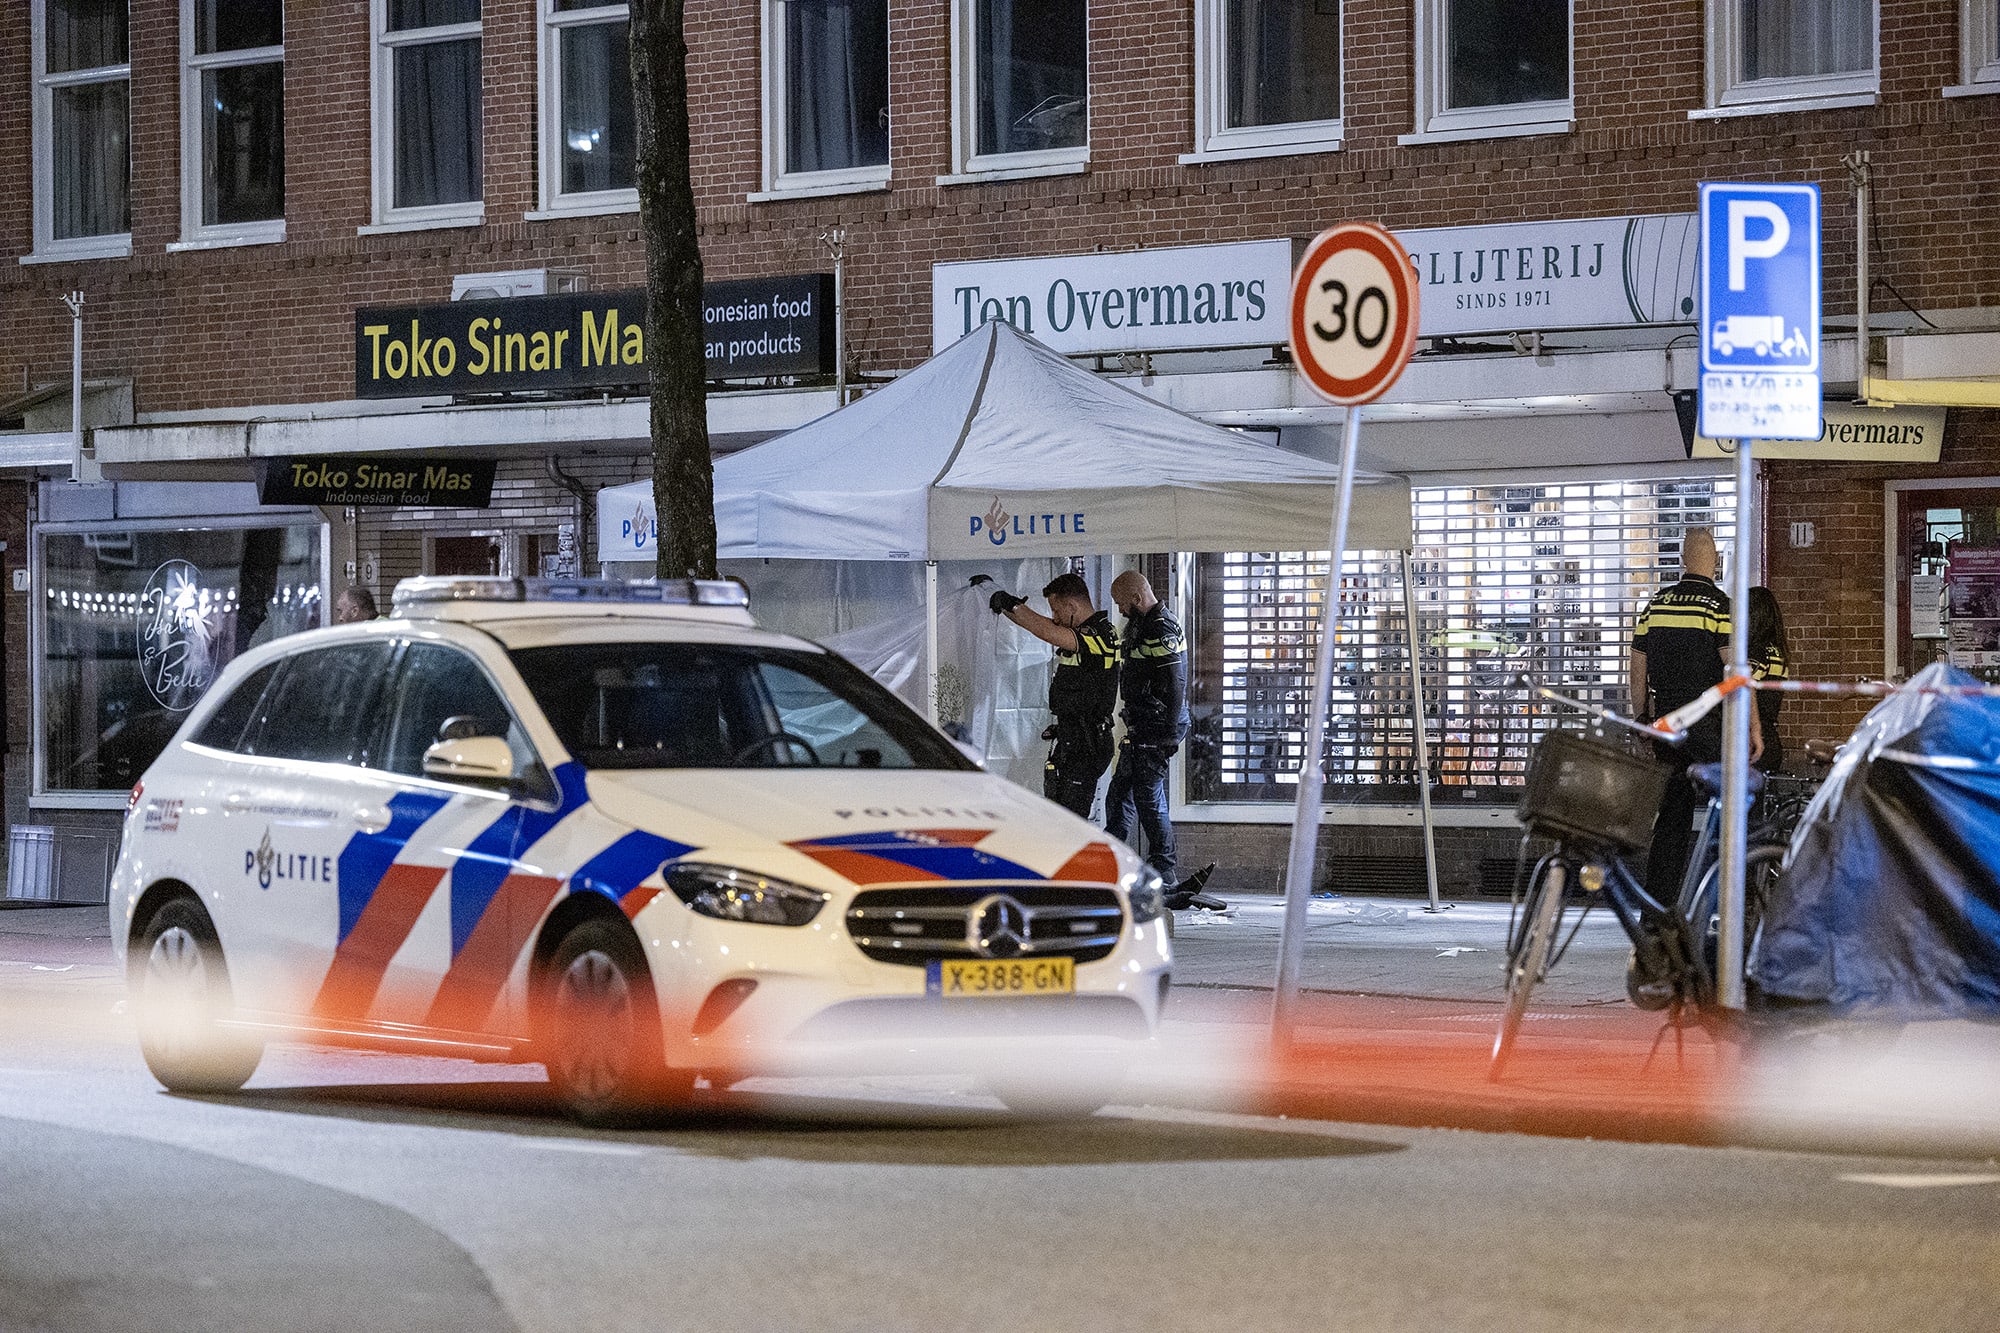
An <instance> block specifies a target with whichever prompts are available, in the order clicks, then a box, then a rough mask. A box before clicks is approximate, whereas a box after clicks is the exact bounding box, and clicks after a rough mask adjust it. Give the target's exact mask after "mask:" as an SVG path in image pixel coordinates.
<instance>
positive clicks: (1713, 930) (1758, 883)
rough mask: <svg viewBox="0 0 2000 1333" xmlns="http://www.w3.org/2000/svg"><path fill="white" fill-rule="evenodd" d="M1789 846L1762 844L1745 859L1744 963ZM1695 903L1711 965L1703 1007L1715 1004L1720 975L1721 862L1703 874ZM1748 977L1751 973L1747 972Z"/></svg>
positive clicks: (1701, 1001)
mask: <svg viewBox="0 0 2000 1333" xmlns="http://www.w3.org/2000/svg"><path fill="white" fill-rule="evenodd" d="M1784 862H1785V847H1784V845H1783V844H1782V843H1773V842H1767V843H1759V844H1757V845H1756V846H1754V847H1752V848H1750V849H1749V850H1748V851H1747V852H1745V853H1744V856H1743V872H1744V873H1743V952H1744V962H1745V963H1746V964H1747V963H1748V962H1749V952H1750V946H1751V944H1753V943H1754V942H1755V941H1756V939H1757V927H1758V926H1759V925H1760V924H1761V923H1762V922H1763V920H1764V910H1765V908H1766V907H1768V906H1769V905H1770V901H1771V895H1772V894H1773V893H1775V892H1776V891H1777V886H1778V878H1779V875H1780V874H1781V872H1782V871H1783V869H1784ZM1695 902H1696V904H1697V905H1698V910H1699V913H1700V915H1699V916H1698V917H1697V918H1696V922H1697V924H1698V926H1699V929H1700V931H1701V936H1700V938H1701V945H1702V958H1703V960H1704V961H1705V962H1706V963H1707V965H1708V979H1709V985H1708V986H1707V987H1706V988H1705V991H1706V993H1704V994H1702V995H1700V996H1699V997H1697V998H1698V999H1699V1001H1700V1003H1701V1005H1702V1007H1704V1008H1707V1007H1708V1006H1710V1005H1712V1004H1714V1003H1715V995H1714V993H1713V992H1714V985H1715V980H1714V979H1715V978H1716V977H1717V976H1718V975H1720V962H1721V958H1720V953H1719V946H1720V944H1721V938H1720V937H1721V934H1722V927H1721V920H1720V916H1719V914H1720V912H1721V906H1720V904H1721V902H1722V865H1721V863H1720V862H1718V863H1716V864H1715V865H1712V866H1710V867H1709V868H1708V869H1707V870H1706V871H1704V872H1703V874H1702V877H1701V888H1700V889H1699V891H1698V892H1697V894H1696V897H1695ZM1746 975H1747V972H1746Z"/></svg>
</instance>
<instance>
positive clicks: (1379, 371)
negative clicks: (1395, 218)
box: [1290, 222, 1417, 407]
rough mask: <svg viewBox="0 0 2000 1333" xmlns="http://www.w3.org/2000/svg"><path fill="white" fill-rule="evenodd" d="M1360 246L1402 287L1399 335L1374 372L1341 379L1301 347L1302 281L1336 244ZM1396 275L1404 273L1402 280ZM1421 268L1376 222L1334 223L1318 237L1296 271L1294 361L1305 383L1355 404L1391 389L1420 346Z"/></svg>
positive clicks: (1398, 302)
mask: <svg viewBox="0 0 2000 1333" xmlns="http://www.w3.org/2000/svg"><path fill="white" fill-rule="evenodd" d="M1348 249H1359V250H1366V251H1367V252H1368V253H1369V254H1372V255H1374V256H1375V258H1376V259H1378V260H1380V261H1381V263H1382V267H1383V268H1385V269H1387V270H1388V271H1389V273H1390V275H1391V280H1392V281H1395V283H1396V286H1397V288H1398V290H1397V292H1396V298H1397V300H1396V324H1395V341H1394V342H1393V343H1392V344H1391V347H1392V349H1393V350H1392V351H1391V352H1390V354H1389V355H1387V356H1385V357H1383V358H1382V360H1381V361H1380V362H1378V363H1377V364H1376V366H1375V368H1374V370H1372V371H1371V372H1369V373H1368V374H1366V375H1363V376H1360V377H1359V378H1356V379H1351V380H1341V379H1335V378H1334V377H1333V376H1331V375H1328V374H1326V373H1325V372H1324V371H1322V370H1321V369H1320V367H1319V365H1318V363H1317V362H1315V361H1313V360H1312V359H1311V358H1310V357H1307V356H1305V355H1303V354H1302V353H1301V351H1300V349H1301V348H1302V347H1304V346H1305V332H1306V329H1305V302H1304V301H1303V300H1301V299H1300V298H1301V296H1302V295H1303V293H1302V292H1301V291H1300V290H1299V289H1300V286H1301V285H1302V284H1303V283H1304V282H1305V281H1306V278H1307V275H1308V274H1311V273H1316V272H1317V271H1318V270H1319V266H1320V265H1321V264H1322V263H1324V262H1325V260H1326V258H1327V256H1328V254H1329V253H1330V252H1332V251H1334V250H1348ZM1396 275H1401V276H1400V280H1398V279H1397V276H1396ZM1416 316H1417V273H1416V269H1415V267H1414V266H1413V265H1412V264H1411V262H1410V256H1409V253H1408V252H1407V251H1406V250H1404V249H1403V247H1402V245H1401V243H1399V242H1398V241H1397V240H1396V238H1395V237H1394V236H1391V235H1390V234H1389V233H1388V232H1386V231H1384V230H1383V229H1382V228H1380V227H1378V226H1376V225H1375V224H1374V223H1372V222H1343V223H1341V224H1340V225H1339V226H1336V227H1329V228H1327V229H1326V230H1325V231H1323V232H1321V233H1320V234H1319V235H1317V236H1315V237H1313V239H1312V242H1311V243H1310V244H1308V245H1307V246H1306V252H1305V254H1304V255H1303V256H1302V257H1301V258H1300V259H1299V267H1298V271H1297V272H1296V273H1294V274H1293V275H1292V310H1291V320H1290V324H1291V335H1292V362H1293V364H1294V365H1296V366H1297V367H1298V369H1299V373H1300V374H1301V375H1303V376H1305V380H1306V383H1308V384H1310V385H1311V386H1312V387H1313V391H1314V392H1315V393H1318V394H1319V395H1320V396H1321V397H1322V398H1326V399H1328V400H1330V401H1332V402H1334V403H1338V404H1339V405H1340V406H1342V407H1354V406H1357V405H1359V404H1361V403H1371V402H1373V401H1375V399H1377V398H1379V397H1381V396H1382V395H1383V394H1385V393H1387V392H1388V391H1389V389H1390V387H1391V386H1393V385H1394V384H1395V382H1396V381H1397V380H1398V379H1401V378H1402V375H1403V370H1404V368H1405V367H1406V366H1408V365H1409V364H1410V356H1411V354H1412V353H1413V352H1415V351H1416V347H1417V318H1416Z"/></svg>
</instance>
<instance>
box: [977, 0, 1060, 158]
mask: <svg viewBox="0 0 2000 1333" xmlns="http://www.w3.org/2000/svg"><path fill="white" fill-rule="evenodd" d="M1087 10H1088V6H1087V3H1086V0H955V3H954V5H953V9H952V17H953V30H954V39H955V41H956V43H957V69H958V77H957V79H956V80H955V83H956V96H957V115H956V117H955V121H956V131H957V133H956V139H957V158H958V163H959V166H960V169H961V170H962V171H964V172H966V173H978V172H983V171H1003V172H1004V171H1009V170H1023V171H1034V170H1041V169H1047V168H1051V167H1065V166H1072V165H1075V164H1080V163H1082V162H1084V161H1086V160H1087V159H1088V156H1089V151H1090V150H1089V142H1090V139H1089V127H1090V117H1089V110H1090V70H1089V60H1088V49H1089V42H1088V37H1087V32H1086V28H1087V19H1088V13H1087Z"/></svg>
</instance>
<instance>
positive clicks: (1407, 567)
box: [1403, 551, 1449, 912]
mask: <svg viewBox="0 0 2000 1333" xmlns="http://www.w3.org/2000/svg"><path fill="white" fill-rule="evenodd" d="M1415 569H1416V561H1415V558H1414V557H1413V556H1412V554H1411V553H1410V552H1408V551H1405V552H1403V623H1404V624H1405V625H1407V626H1408V627H1409V635H1410V725H1411V726H1412V727H1414V728H1415V729H1416V737H1417V755H1416V758H1417V801H1418V803H1419V804H1420V805H1421V806H1422V808H1423V817H1424V882H1425V884H1426V885H1427V886H1428V887H1429V889H1430V895H1431V901H1430V906H1428V907H1426V908H1425V909H1424V910H1425V911H1426V912H1442V911H1444V910H1445V908H1446V907H1447V906H1449V904H1445V905H1443V906H1441V905H1439V903H1438V853H1437V838H1436V836H1435V834H1436V828H1435V826H1434V825H1433V823H1432V822H1431V741H1430V736H1429V735H1428V734H1427V733H1428V730H1429V727H1430V722H1429V719H1428V718H1426V717H1425V715H1424V645H1423V640H1422V638H1421V637H1420V636H1419V635H1418V634H1417V580H1416V573H1415Z"/></svg>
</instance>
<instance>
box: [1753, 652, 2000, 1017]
mask: <svg viewBox="0 0 2000 1333" xmlns="http://www.w3.org/2000/svg"><path fill="white" fill-rule="evenodd" d="M1977 684H1979V682H1978V681H1977V680H1975V679H1974V678H1973V677H1971V676H1969V675H1967V674H1966V673H1964V672H1962V671H1959V670H1956V669H1955V668H1952V667H1949V666H1946V665H1944V664H1942V663H1939V664H1937V665H1934V666H1930V667H1926V668H1925V669H1924V670H1923V671H1921V672H1919V673H1918V674H1917V675H1916V676H1915V677H1914V678H1913V679H1912V680H1911V681H1910V686H1911V687H1912V688H1909V689H1905V690H1902V691H1899V692H1897V693H1896V694H1893V695H1891V696H1890V697H1889V698H1887V699H1885V700H1884V701H1883V702H1882V703H1881V704H1880V705H1879V706H1877V707H1876V708H1875V710H1874V711H1873V712H1871V713H1869V715H1868V717H1867V718H1866V719H1865V720H1864V721H1863V722H1862V724H1861V726H1860V727H1858V728H1857V729H1856V730H1855V733H1854V735H1853V737H1852V738H1851V739H1849V741H1848V742H1847V744H1846V745H1845V746H1843V747H1842V749H1841V752H1840V756H1839V758H1838V759H1837V760H1836V761H1835V763H1834V765H1833V768H1832V770H1831V771H1830V772H1829V774H1828V775H1827V779H1826V782H1825V784H1824V785H1823V786H1822V787H1821V788H1820V791H1819V794H1818V795H1817V796H1816V797H1815V798H1814V800H1813V803H1812V805H1811V806H1810V807H1808V809H1807V811H1806V816H1805V818H1804V819H1803V820H1802V821H1801V823H1800V825H1799V831H1798V833H1797V834H1796V835H1795V836H1794V839H1793V843H1792V846H1791V849H1790V851H1789V853H1788V854H1787V856H1786V870H1785V873H1784V875H1783V877H1782V879H1781V880H1780V882H1779V884H1778V887H1777V889H1776V891H1775V893H1774V897H1773V901H1772V902H1771V903H1769V904H1768V905H1767V906H1766V909H1765V914H1764V920H1763V923H1762V926H1761V928H1760V930H1759V933H1758V938H1757V943H1756V947H1755V950H1754V952H1753V954H1752V957H1751V962H1750V975H1751V977H1752V979H1753V980H1755V981H1756V983H1757V985H1758V986H1759V987H1760V988H1761V990H1762V991H1763V993H1764V994H1765V995H1767V996H1770V997H1773V998H1776V999H1780V1000H1785V1001H1793V1002H1806V1003H1818V1004H1823V1005H1827V1006H1831V1007H1832V1008H1834V1009H1837V1010H1841V1011H1855V1010H1863V1011H1882V1012H1888V1013H1896V1014H1905V1015H1910V1016H1919V1015H1920V1016H1923V1017H1926V1018H1945V1017H1954V1016H1961V1015H1967V1014H1987V1015H1991V1014H1993V1013H1995V1012H2000V699H1989V698H1980V697H1964V696H1952V695H1940V694H1921V693H1918V692H1917V691H1918V690H1919V689H1924V688H1937V687H1940V686H1947V685H1959V686H1962V685H1977Z"/></svg>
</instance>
